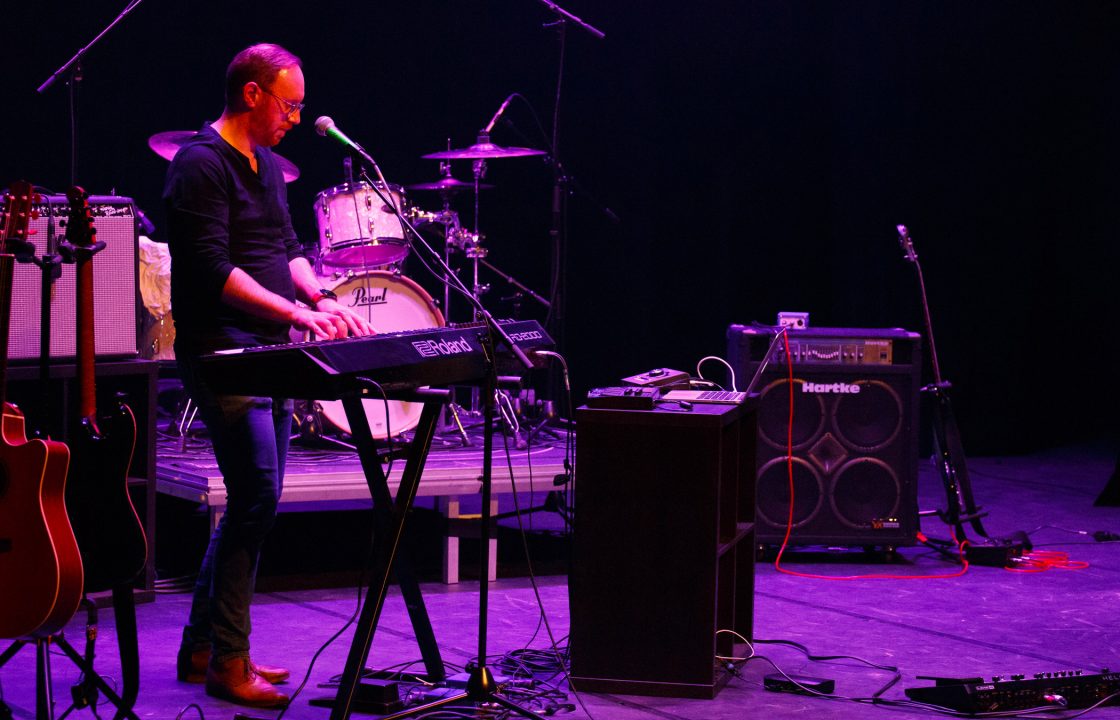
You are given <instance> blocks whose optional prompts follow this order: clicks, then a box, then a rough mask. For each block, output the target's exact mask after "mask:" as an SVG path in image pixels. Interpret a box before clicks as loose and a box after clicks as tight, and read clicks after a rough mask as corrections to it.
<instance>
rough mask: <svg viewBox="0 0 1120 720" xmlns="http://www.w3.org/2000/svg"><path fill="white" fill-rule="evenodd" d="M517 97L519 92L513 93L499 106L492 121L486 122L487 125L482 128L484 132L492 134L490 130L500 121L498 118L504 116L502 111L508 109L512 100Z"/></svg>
mask: <svg viewBox="0 0 1120 720" xmlns="http://www.w3.org/2000/svg"><path fill="white" fill-rule="evenodd" d="M515 97H517V93H512V94H511V95H510V96H509V97H507V98H506V99H505V102H503V103H502V106H501V107H499V108H498V112H496V113H494V117H492V118H490V122H489V123H487V124H486V127H484V128H483V129H482V132H484V133H486V134H487V135H489V134H490V131H491V130H493V129H494V123H496V122H498V118H500V117H501V116H502V113H504V112H505V111H506V108H507V107H509V102H510V100H513V99H514V98H515Z"/></svg>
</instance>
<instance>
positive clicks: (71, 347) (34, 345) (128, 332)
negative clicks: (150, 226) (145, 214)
mask: <svg viewBox="0 0 1120 720" xmlns="http://www.w3.org/2000/svg"><path fill="white" fill-rule="evenodd" d="M89 206H90V211H91V214H92V216H93V226H94V227H95V228H96V229H97V235H96V239H97V240H100V241H102V242H104V243H105V249H104V250H102V251H101V252H99V253H97V254H96V255H94V256H93V296H94V297H93V316H94V333H95V337H96V346H97V356H98V357H134V356H136V355H137V351H138V348H139V327H138V325H137V307H138V301H139V297H138V279H137V273H138V268H137V242H138V240H137V231H136V211H135V206H134V205H133V202H132V199H131V198H125V197H116V196H108V195H91V196H90V198H89ZM35 210H37V211H38V214H39V217H37V218H35V219H33V220H32V221H31V223H30V226H29V227H30V230H31V231H32V232H33V233H34V234H33V235H31V236H30V237H29V238H28V239H29V240H30V241H31V242H32V243H34V245H35V254H36V256H38V257H42V255H43V254H44V253H45V252H46V248H47V243H48V240H49V239H50V238H51V237H52V233H53V238H54V239H55V240H56V242H61V241H62V240H63V239H64V238H65V233H66V224H67V218H68V216H69V213H70V202H69V200H67V199H66V196H65V195H43V196H42V198H41V200H40V201H39V202H38V203H36V204H35ZM42 286H43V272H42V270H40V268H39V266H38V265H36V264H34V263H19V264H18V265H16V268H15V273H14V278H13V284H12V324H11V328H12V329H11V334H10V340H9V357H10V359H12V360H33V359H38V357H39V327H40V323H39V320H40V308H41V306H42ZM76 305H77V300H76V282H75V267H74V265H73V264H63V266H62V277H61V278H59V279H58V280H56V281H55V282H54V288H53V290H52V296H51V303H50V309H51V323H50V326H51V337H50V340H51V357H52V358H73V357H74V356H75V355H76V354H77V350H76V347H77V345H76V344H77V340H76V337H75V327H76V323H77V307H76Z"/></svg>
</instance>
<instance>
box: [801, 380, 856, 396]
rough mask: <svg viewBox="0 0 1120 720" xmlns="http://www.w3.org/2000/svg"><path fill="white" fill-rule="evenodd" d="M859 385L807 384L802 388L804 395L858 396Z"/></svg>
mask: <svg viewBox="0 0 1120 720" xmlns="http://www.w3.org/2000/svg"><path fill="white" fill-rule="evenodd" d="M859 390H860V388H859V385H854V384H853V385H849V384H848V383H811V382H807V383H804V384H803V385H802V386H801V392H803V393H815V394H829V393H834V394H838V395H858V394H859Z"/></svg>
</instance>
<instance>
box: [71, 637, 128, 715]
mask: <svg viewBox="0 0 1120 720" xmlns="http://www.w3.org/2000/svg"><path fill="white" fill-rule="evenodd" d="M54 642H55V643H56V644H57V645H58V647H59V648H61V649H62V651H63V652H64V653H66V655H67V657H69V658H70V660H71V661H72V662H73V663H74V664H75V665H77V666H78V669H79V670H81V671H82V672H83V673H84V674H85V675H86V677H87V678H90V679H92V680H93V684H94V685H96V686H97V689H98V690H100V691H101V692H102V693H103V694H104V695H105V697H106V698H108V700H109V702H111V703H113V705H114V706H116V708H117V714H116V716H115V717H117V718H129V720H140V718H139V717H137V716H136V713H134V712H133V711H132V706H131V705H129V704H128V703H126V702H125V701H124V699H122V698H121V696H120V695H117V693H116V692H115V691H114V690H113V688H111V687H109V684H108V683H106V682H105V680H104V679H102V677H101V676H100V675H98V674H97V671H96V670H94V669H93V667H91V666H90V664H89V663H87V662H86V661H85V658H83V657H82V656H81V655H79V654H78V651H77V650H75V649H74V648H72V647H71V646H70V643H68V642H66V638H64V637H62V636H61V635H56V636H54Z"/></svg>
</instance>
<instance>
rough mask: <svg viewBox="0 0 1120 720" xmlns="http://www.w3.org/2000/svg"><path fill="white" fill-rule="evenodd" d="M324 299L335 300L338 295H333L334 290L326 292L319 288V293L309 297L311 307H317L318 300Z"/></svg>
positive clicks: (324, 289)
mask: <svg viewBox="0 0 1120 720" xmlns="http://www.w3.org/2000/svg"><path fill="white" fill-rule="evenodd" d="M325 298H330V299H331V300H337V299H338V295H335V294H334V290H327V289H326V288H319V292H317V293H315V294H314V295H312V296H311V304H312V305H317V304H318V303H319V301H320V300H323V299H325Z"/></svg>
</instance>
